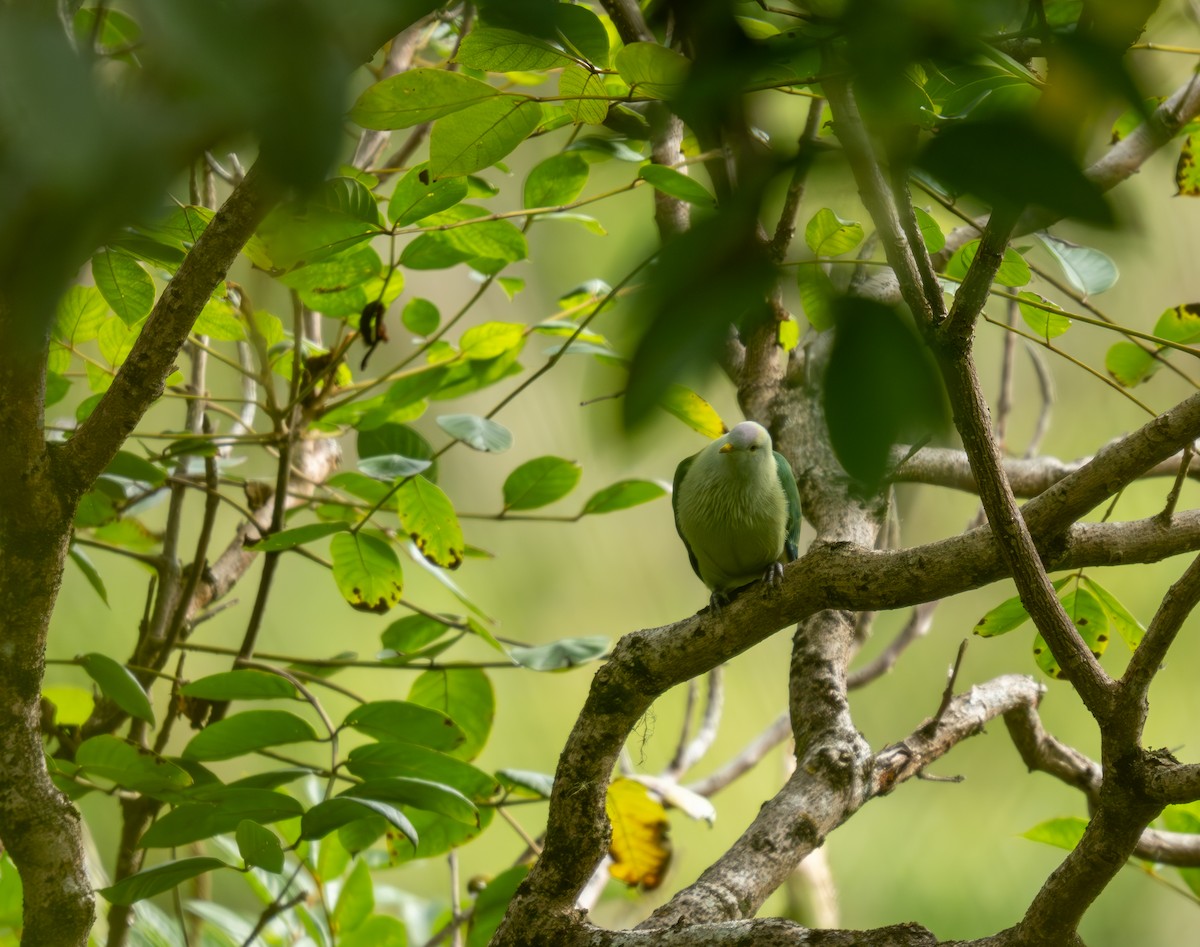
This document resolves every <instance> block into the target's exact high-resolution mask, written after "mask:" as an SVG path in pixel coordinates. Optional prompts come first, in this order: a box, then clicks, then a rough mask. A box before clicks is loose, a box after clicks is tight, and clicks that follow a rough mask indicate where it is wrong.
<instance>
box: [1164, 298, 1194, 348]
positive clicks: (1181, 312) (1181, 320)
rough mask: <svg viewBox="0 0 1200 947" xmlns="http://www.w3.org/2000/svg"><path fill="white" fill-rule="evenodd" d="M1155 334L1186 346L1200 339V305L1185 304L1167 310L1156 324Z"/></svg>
mask: <svg viewBox="0 0 1200 947" xmlns="http://www.w3.org/2000/svg"><path fill="white" fill-rule="evenodd" d="M1154 334H1155V335H1156V336H1158V337H1159V338H1161V339H1166V340H1168V341H1169V342H1179V343H1182V344H1185V345H1186V344H1187V343H1189V342H1195V341H1196V340H1197V339H1200V303H1184V304H1183V305H1181V306H1173V307H1171V308H1170V309H1168V310H1166V311H1165V312H1164V313H1163V314H1162V315H1161V316H1159V317H1158V321H1157V322H1156V323H1154Z"/></svg>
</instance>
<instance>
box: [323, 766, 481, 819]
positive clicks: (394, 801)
mask: <svg viewBox="0 0 1200 947" xmlns="http://www.w3.org/2000/svg"><path fill="white" fill-rule="evenodd" d="M338 798H339V799H345V798H351V799H371V800H374V801H375V802H385V803H388V804H389V805H404V806H412V807H413V808H415V809H424V810H426V811H428V812H436V813H438V814H439V815H444V816H446V817H447V818H450V819H453V820H454V821H455V822H462V823H463V824H464V825H473V826H478V825H479V810H478V809H476V808H475V804H474V803H473V802H471V800H470V799H468V798H467V797H466V796H464V795H463V794H462V793H461V792H459V791H458V790H457V789H455V788H454V787H452V786H445V785H442V784H441V783H435V782H431V781H430V780H427V779H413V778H411V777H408V776H389V777H384V778H382V779H369V780H367V781H365V782H362V783H359V784H357V785H356V786H353V787H351V788H350V789H347V790H346V791H345V792H342V793H339V794H338Z"/></svg>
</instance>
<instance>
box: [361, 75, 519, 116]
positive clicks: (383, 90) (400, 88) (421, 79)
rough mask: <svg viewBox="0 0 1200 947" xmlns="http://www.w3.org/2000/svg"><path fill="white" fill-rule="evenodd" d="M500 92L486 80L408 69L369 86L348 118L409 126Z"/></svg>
mask: <svg viewBox="0 0 1200 947" xmlns="http://www.w3.org/2000/svg"><path fill="white" fill-rule="evenodd" d="M499 94H500V93H499V92H498V91H497V90H496V89H493V88H492V87H491V86H490V85H488V84H487V83H486V82H480V81H479V80H478V79H472V78H470V77H469V76H464V75H463V74H462V73H461V72H447V71H446V70H444V69H409V70H408V71H406V72H402V73H399V74H398V75H395V76H390V77H388V78H387V79H384V80H382V81H381V82H377V83H375V85H373V86H371V87H370V88H368V89H367V90H366V91H365V92H363V94H362V95H360V96H359V97H358V101H357V102H355V103H354V108H352V109H351V110H350V118H351V119H352V120H353V121H355V122H357V123H358V124H359V125H361V126H362V127H363V128H374V129H379V130H382V131H386V130H389V129H395V128H411V127H412V126H414V125H420V124H422V123H423V122H429V121H433V120H434V119H437V118H441V117H442V116H443V115H449V114H451V113H452V112H456V111H458V110H459V109H464V108H467V107H468V106H471V105H477V104H479V103H480V102H483V101H485V100H487V99H490V98H493V97H495V96H498V95H499Z"/></svg>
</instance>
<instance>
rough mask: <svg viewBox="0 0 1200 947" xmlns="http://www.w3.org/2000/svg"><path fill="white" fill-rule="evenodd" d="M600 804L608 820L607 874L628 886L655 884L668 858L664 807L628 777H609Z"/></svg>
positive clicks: (655, 886)
mask: <svg viewBox="0 0 1200 947" xmlns="http://www.w3.org/2000/svg"><path fill="white" fill-rule="evenodd" d="M604 808H605V811H606V812H607V813H608V820H609V821H610V822H611V823H612V845H611V847H610V848H609V854H610V855H611V856H612V859H613V863H612V864H611V865H610V866H609V869H608V872H609V874H610V875H612V876H613V877H614V878H616V879H617V880H618V881H623V882H625V884H627V885H629V886H630V887H634V886H637V887H640V888H643V889H644V890H646V891H652V890H653V889H655V888H657V887H658V886H659V885H660V884H662V879H663V874H664V873H665V872H666V870H667V865H668V864H670V861H671V846H670V842H669V841H668V840H667V830H668V828H669V826H668V822H667V811H666V809H664V808H663V806H662V803H661V802H659V801H658V800H656V799H655V798H654V797H653V796H651V795H650V791H649V790H648V789H647V788H646V787H645V786H643V785H642V784H641V783H638V782H635V781H634V780H632V779H614V780H613V781H612V783H611V784H610V785H609V787H608V797H607V799H606V800H605V803H604Z"/></svg>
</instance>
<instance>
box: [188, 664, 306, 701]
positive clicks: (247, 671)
mask: <svg viewBox="0 0 1200 947" xmlns="http://www.w3.org/2000/svg"><path fill="white" fill-rule="evenodd" d="M180 693H182V694H183V695H184V696H185V697H200V698H203V699H204V700H272V699H278V698H294V697H296V696H297V695H296V685H295V684H293V683H292V682H291V681H289V680H287V679H286V678H284V677H280V676H279V675H278V674H268V673H267V672H266V671H257V670H255V669H253V668H238V669H237V670H233V671H219V672H217V673H216V674H209V675H208V676H207V677H202V678H200V679H199V680H195V681H189V682H188V683H187V684H185V685H184V686H183V687H182V688H180Z"/></svg>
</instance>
